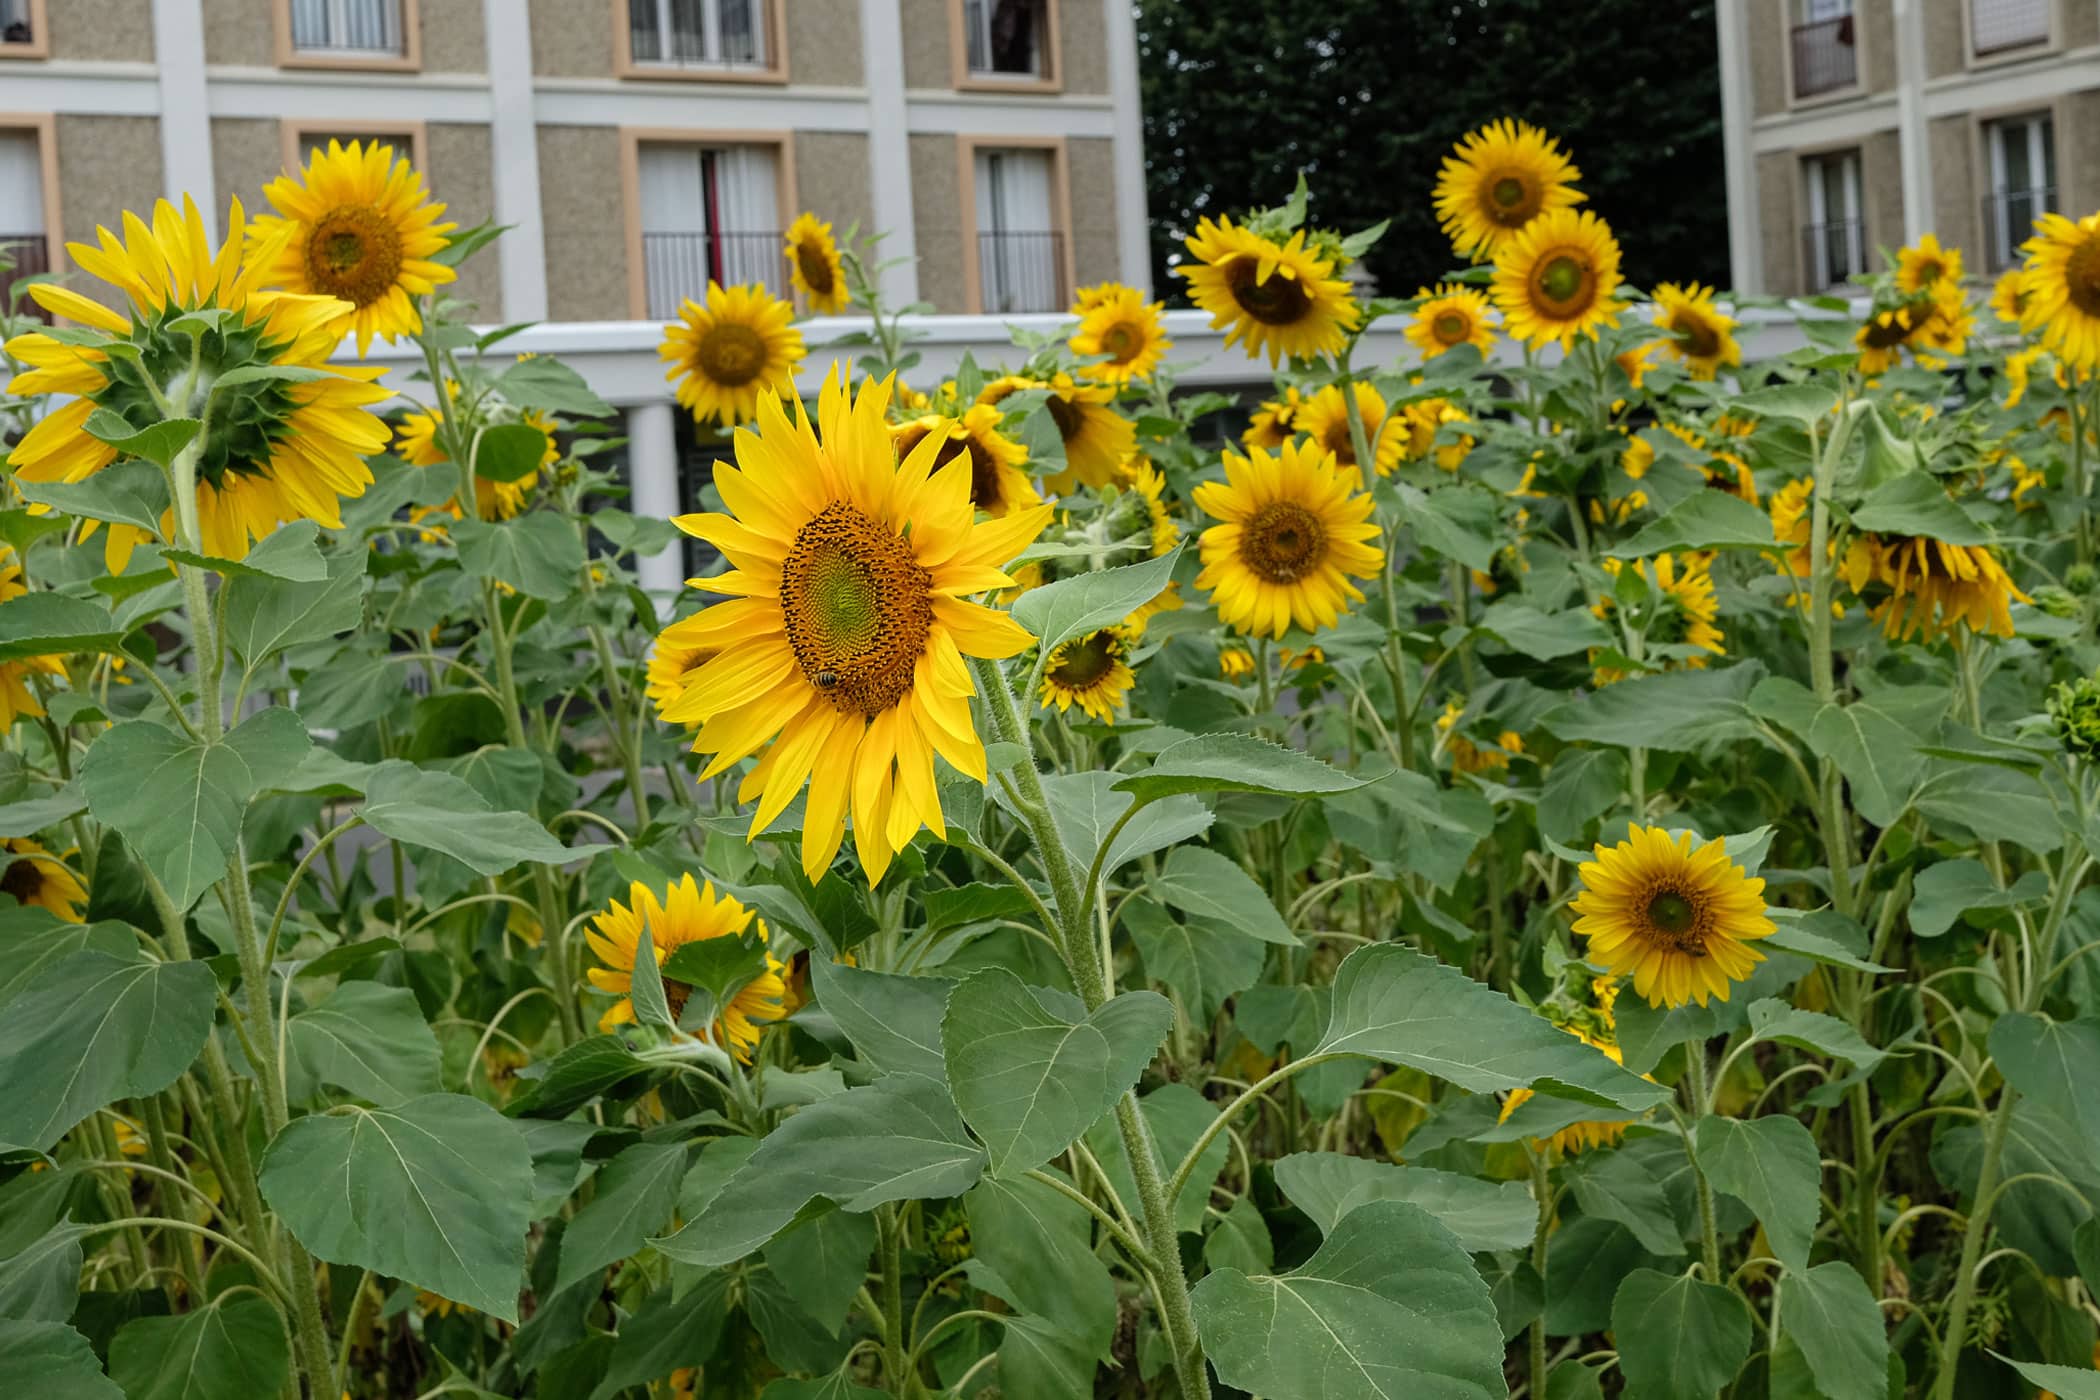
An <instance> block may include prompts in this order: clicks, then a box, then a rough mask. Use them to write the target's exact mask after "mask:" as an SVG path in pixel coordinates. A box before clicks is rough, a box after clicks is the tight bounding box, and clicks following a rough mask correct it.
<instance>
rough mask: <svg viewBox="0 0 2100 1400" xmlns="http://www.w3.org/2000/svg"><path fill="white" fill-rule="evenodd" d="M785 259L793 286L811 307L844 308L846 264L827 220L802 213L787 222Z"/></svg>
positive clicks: (829, 313) (826, 311) (824, 309)
mask: <svg viewBox="0 0 2100 1400" xmlns="http://www.w3.org/2000/svg"><path fill="white" fill-rule="evenodd" d="M787 260H788V266H789V267H790V268H791V269H792V270H793V273H794V278H795V289H796V290H797V291H799V292H801V293H802V295H803V296H804V297H805V298H806V299H807V300H808V302H809V309H810V310H812V311H816V312H821V313H823V314H824V315H827V316H836V315H838V313H840V312H841V311H844V310H845V309H846V303H847V300H848V294H847V291H846V268H845V264H844V263H842V262H841V261H840V260H839V245H838V243H837V241H836V240H834V239H833V238H832V236H831V225H830V224H827V223H825V222H824V221H822V220H821V219H819V218H818V217H817V216H816V215H814V214H810V213H804V214H803V215H802V216H801V217H800V218H798V219H796V220H795V222H794V223H792V224H790V225H788V231H787Z"/></svg>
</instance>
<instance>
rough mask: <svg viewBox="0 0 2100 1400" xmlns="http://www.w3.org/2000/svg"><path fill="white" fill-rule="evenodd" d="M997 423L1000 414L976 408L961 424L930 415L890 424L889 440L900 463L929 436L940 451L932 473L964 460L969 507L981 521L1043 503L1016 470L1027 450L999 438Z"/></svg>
mask: <svg viewBox="0 0 2100 1400" xmlns="http://www.w3.org/2000/svg"><path fill="white" fill-rule="evenodd" d="M999 423H1000V414H999V410H998V409H996V408H993V407H992V406H991V405H989V404H981V403H979V404H972V405H970V407H968V408H967V409H965V410H963V414H962V417H960V418H949V417H945V416H943V415H941V414H938V413H929V414H925V415H923V416H921V417H918V418H913V419H911V420H910V421H908V422H904V423H898V424H894V425H892V427H891V428H890V436H891V437H892V438H893V439H894V440H895V441H896V444H897V455H898V456H899V457H900V458H902V457H909V456H910V455H911V454H912V450H913V449H914V448H916V447H917V446H918V445H919V444H920V443H921V442H923V441H925V440H926V438H927V437H928V436H929V435H933V436H937V437H938V438H939V440H940V446H939V448H937V449H936V451H935V455H934V462H933V465H934V468H935V469H936V470H938V469H940V468H941V467H945V466H947V465H948V464H949V463H950V462H952V461H954V460H956V459H957V458H958V457H967V458H968V459H969V462H970V504H972V505H974V506H976V507H977V509H979V510H981V511H983V512H984V513H985V514H986V515H990V516H994V517H997V516H1003V515H1005V514H1006V513H1007V512H1008V511H1012V510H1026V509H1028V508H1030V507H1032V506H1038V505H1041V504H1042V502H1043V498H1042V497H1041V496H1038V495H1037V494H1036V493H1035V487H1034V486H1033V485H1032V484H1030V482H1029V480H1028V473H1026V472H1024V471H1022V470H1021V467H1022V465H1023V464H1024V463H1025V462H1027V460H1028V449H1026V448H1025V447H1023V446H1021V444H1020V443H1018V442H1015V441H1014V440H1013V439H1012V438H1010V437H1008V436H1006V434H1004V433H1002V432H1000V431H999Z"/></svg>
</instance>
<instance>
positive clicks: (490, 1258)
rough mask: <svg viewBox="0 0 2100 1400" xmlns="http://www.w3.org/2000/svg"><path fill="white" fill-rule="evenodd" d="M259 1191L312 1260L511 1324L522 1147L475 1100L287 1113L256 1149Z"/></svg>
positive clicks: (525, 1155)
mask: <svg viewBox="0 0 2100 1400" xmlns="http://www.w3.org/2000/svg"><path fill="white" fill-rule="evenodd" d="M262 1193H263V1199H264V1200H266V1201H268V1202H269V1203H270V1207H271V1209H273V1210H275V1211H276V1212H277V1213H278V1215H279V1216H281V1217H282V1218H283V1220H284V1223H285V1225H286V1226H287V1227H288V1228H289V1229H290V1230H291V1232H292V1234H293V1235H294V1236H296V1237H297V1239H298V1241H299V1243H301V1244H303V1245H305V1246H306V1248H307V1250H308V1252H309V1253H311V1254H312V1255H313V1256H314V1257H315V1258H317V1259H322V1260H326V1261H327V1262H328V1263H331V1264H346V1265H350V1266H352V1267H361V1268H366V1269H370V1270H372V1271H373V1272H374V1273H380V1274H385V1275H387V1276H389V1277H391V1278H398V1279H400V1280H402V1281H403V1282H405V1283H410V1284H414V1285H415V1286H416V1287H418V1288H424V1289H428V1290H429V1291H430V1292H432V1293H435V1294H437V1295H438V1296H439V1297H441V1298H450V1299H452V1300H453V1301H454V1302H460V1303H465V1304H466V1305H467V1306H469V1307H471V1308H475V1309H477V1310H479V1311H481V1312H485V1313H487V1314H489V1315H490V1316H491V1317H498V1318H501V1319H503V1320H504V1321H506V1322H511V1323H515V1322H516V1321H517V1320H518V1290H519V1289H520V1288H521V1287H522V1286H523V1285H524V1281H525V1232H526V1231H527V1230H528V1229H529V1228H531V1224H532V1153H531V1150H530V1148H529V1147H528V1146H527V1145H526V1142H525V1135H524V1134H523V1133H521V1132H520V1131H519V1130H518V1127H517V1125H516V1124H515V1123H513V1122H511V1121H510V1120H509V1119H508V1118H505V1117H504V1116H503V1115H502V1114H500V1113H498V1112H496V1110H495V1109H493V1108H490V1107H489V1106H488V1105H487V1104H485V1103H483V1102H481V1100H479V1099H471V1098H467V1097H465V1096H464V1095H461V1094H426V1095H424V1096H423V1097H421V1098H416V1099H410V1100H409V1101H408V1102H406V1103H403V1104H398V1105H396V1106H394V1107H392V1108H382V1109H365V1108H354V1107H345V1108H337V1109H332V1110H330V1111H329V1112H327V1113H324V1114H315V1115H313V1116H311V1117H307V1118H300V1119H296V1120H294V1121H293V1122H292V1123H290V1124H289V1125H287V1126H286V1127H285V1129H284V1131H283V1132H281V1133H279V1134H278V1135H277V1136H276V1137H275V1138H274V1139H272V1140H271V1143H270V1146H269V1149H268V1150H267V1151H266V1152H264V1154H263V1160H262Z"/></svg>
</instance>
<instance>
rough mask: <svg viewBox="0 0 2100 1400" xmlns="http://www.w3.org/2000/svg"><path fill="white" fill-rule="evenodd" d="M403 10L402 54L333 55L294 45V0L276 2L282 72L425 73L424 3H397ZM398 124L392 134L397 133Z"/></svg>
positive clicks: (399, 0)
mask: <svg viewBox="0 0 2100 1400" xmlns="http://www.w3.org/2000/svg"><path fill="white" fill-rule="evenodd" d="M395 3H397V4H398V5H400V7H401V52H400V53H399V54H382V53H367V52H364V51H361V50H351V51H349V52H347V53H334V52H331V51H329V50H327V49H302V48H299V47H298V46H297V45H295V44H294V43H293V42H292V0H275V3H274V4H272V5H271V6H270V11H271V15H272V17H273V20H274V22H275V24H276V27H277V66H278V67H279V68H320V69H335V70H338V71H347V72H357V73H420V72H421V71H422V70H423V15H422V5H421V0H395ZM398 126H399V124H398V123H396V124H395V125H394V126H392V127H389V128H388V129H389V130H393V129H396V128H397V127H398Z"/></svg>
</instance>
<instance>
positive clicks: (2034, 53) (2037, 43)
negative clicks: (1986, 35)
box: [1961, 0, 2064, 69]
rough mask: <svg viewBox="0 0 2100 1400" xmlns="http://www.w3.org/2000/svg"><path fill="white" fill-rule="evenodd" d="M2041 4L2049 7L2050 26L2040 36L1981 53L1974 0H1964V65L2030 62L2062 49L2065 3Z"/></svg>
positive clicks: (2047, 0)
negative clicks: (1977, 37)
mask: <svg viewBox="0 0 2100 1400" xmlns="http://www.w3.org/2000/svg"><path fill="white" fill-rule="evenodd" d="M2042 4H2043V6H2044V7H2045V8H2046V9H2047V11H2048V26H2047V29H2046V30H2045V32H2044V33H2043V34H2042V37H2041V38H2039V39H2036V40H2033V41H2031V42H2029V43H2025V44H2013V45H2010V46H2009V47H2006V48H1999V49H1990V50H1988V51H1986V52H1982V53H1979V52H1977V49H1976V4H1975V0H1961V56H1962V64H1963V66H1964V67H1965V68H1969V69H1978V68H1998V67H2002V66H2003V65H2005V64H2008V63H2028V62H2031V61H2033V60H2034V59H2037V58H2046V57H2048V56H2049V55H2051V54H2054V53H2058V52H2060V51H2061V50H2062V49H2063V46H2064V17H2063V5H2062V4H2061V3H2059V0H2042Z"/></svg>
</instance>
